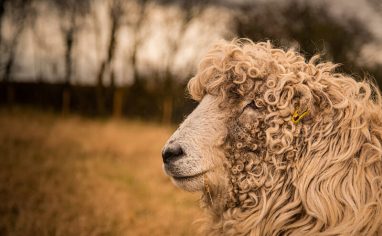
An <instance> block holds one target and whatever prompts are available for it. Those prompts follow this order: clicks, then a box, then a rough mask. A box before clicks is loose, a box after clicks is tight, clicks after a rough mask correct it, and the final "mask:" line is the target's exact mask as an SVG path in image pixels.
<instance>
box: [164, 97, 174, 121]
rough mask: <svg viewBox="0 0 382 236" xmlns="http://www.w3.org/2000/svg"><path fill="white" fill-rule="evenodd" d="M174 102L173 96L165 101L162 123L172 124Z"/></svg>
mask: <svg viewBox="0 0 382 236" xmlns="http://www.w3.org/2000/svg"><path fill="white" fill-rule="evenodd" d="M172 110H173V101H172V97H171V96H166V97H165V98H164V100H163V113H162V123H163V124H170V123H171V120H172Z"/></svg>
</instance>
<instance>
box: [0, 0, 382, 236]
mask: <svg viewBox="0 0 382 236" xmlns="http://www.w3.org/2000/svg"><path fill="white" fill-rule="evenodd" d="M236 37H246V38H250V39H252V40H254V41H265V40H270V41H271V42H272V43H273V44H275V45H276V46H278V47H282V48H289V47H294V48H297V49H298V50H299V51H300V52H301V53H302V54H304V55H305V56H306V57H307V58H309V57H311V56H312V55H314V54H317V53H320V54H321V55H322V57H323V58H324V59H327V60H332V61H334V62H336V63H340V64H342V65H343V66H341V67H340V68H339V71H341V72H344V73H347V74H351V75H352V76H354V77H355V78H357V79H362V78H365V77H368V78H372V79H373V80H374V81H376V83H378V84H379V85H382V1H381V0H352V1H349V0H337V1H329V0H314V1H313V0H311V1H308V0H214V1H213V0H204V1H202V0H81V1H77V0H0V235H195V233H196V232H197V231H196V230H197V225H195V224H194V223H193V222H194V221H195V219H197V218H198V217H199V216H200V214H201V211H200V210H199V209H198V194H190V193H184V192H182V191H181V190H178V189H176V188H175V187H174V186H173V185H172V184H171V182H170V181H169V179H168V178H166V177H165V176H164V174H163V172H162V169H161V157H160V152H161V147H162V145H163V144H164V143H165V141H166V139H167V138H168V137H169V136H170V135H171V133H172V132H173V131H174V129H175V128H176V124H177V123H178V122H180V121H181V120H182V119H183V118H184V116H185V115H187V114H188V113H189V112H190V111H191V110H192V109H193V107H195V105H196V104H195V103H194V102H192V101H191V100H190V99H189V98H188V96H187V94H186V92H185V85H186V84H187V81H188V80H189V78H190V77H192V75H193V74H194V73H195V71H196V67H197V64H198V61H199V60H200V58H201V57H202V56H203V54H204V53H205V52H206V50H207V49H208V47H209V46H210V45H211V44H213V43H214V42H216V41H217V40H219V39H226V40H231V39H233V38H236Z"/></svg>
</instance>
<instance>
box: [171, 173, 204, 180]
mask: <svg viewBox="0 0 382 236" xmlns="http://www.w3.org/2000/svg"><path fill="white" fill-rule="evenodd" d="M205 173H207V171H203V172H201V173H199V174H195V175H188V176H171V177H172V178H173V179H174V180H175V181H192V180H195V179H197V178H201V177H203V175H204V174H205Z"/></svg>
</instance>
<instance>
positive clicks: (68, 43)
mask: <svg viewBox="0 0 382 236" xmlns="http://www.w3.org/2000/svg"><path fill="white" fill-rule="evenodd" d="M54 4H55V5H56V7H57V8H58V10H59V12H60V14H61V17H62V18H63V19H62V21H61V32H62V35H63V37H64V43H65V78H64V88H63V93H62V112H63V113H64V114H66V113H68V112H70V103H71V83H72V79H73V78H72V77H73V69H74V58H73V48H74V45H75V43H76V40H77V34H78V32H79V30H80V29H81V27H82V26H83V24H82V20H83V19H84V16H85V15H86V14H87V13H89V10H90V1H86V0H81V1H76V0H55V1H54Z"/></svg>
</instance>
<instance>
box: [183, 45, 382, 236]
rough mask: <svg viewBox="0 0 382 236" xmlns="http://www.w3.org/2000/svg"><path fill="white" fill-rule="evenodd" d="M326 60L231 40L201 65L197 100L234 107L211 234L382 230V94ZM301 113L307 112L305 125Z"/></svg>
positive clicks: (193, 87)
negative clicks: (213, 99) (224, 183)
mask: <svg viewBox="0 0 382 236" xmlns="http://www.w3.org/2000/svg"><path fill="white" fill-rule="evenodd" d="M319 59H320V58H319V56H314V57H313V58H311V59H310V60H309V61H305V59H304V57H303V56H301V55H300V54H298V53H297V52H296V51H294V50H292V49H290V50H287V51H284V50H281V49H276V48H273V46H272V45H271V44H270V43H269V42H267V43H253V42H252V41H250V40H234V41H232V42H221V43H218V44H217V45H216V46H215V47H214V48H212V49H211V50H210V51H209V52H208V54H207V55H206V56H205V58H204V59H203V60H202V62H201V63H200V66H199V68H198V73H197V75H196V76H195V77H194V78H192V79H191V80H190V82H189V85H188V90H189V92H190V94H191V96H192V97H193V98H194V99H195V100H201V99H202V98H203V97H204V95H206V94H212V95H214V96H217V97H219V98H220V101H221V106H222V107H225V108H230V110H231V111H232V116H231V118H230V119H229V122H228V123H227V127H228V130H229V132H228V136H227V137H226V144H225V146H224V147H223V148H225V150H226V158H227V160H223V161H227V162H228V165H227V166H226V169H227V170H226V172H227V173H228V174H227V178H229V182H230V184H229V186H228V187H227V189H224V190H223V191H222V193H220V194H223V195H225V197H224V198H223V199H224V200H222V202H221V205H220V206H218V205H219V204H215V205H213V204H212V205H209V206H206V207H207V208H208V209H209V210H210V212H211V217H210V218H209V220H208V225H206V227H205V228H206V231H205V233H207V234H209V235H210V234H216V235H220V234H222V233H224V234H227V235H230V234H232V235H248V234H251V235H281V234H282V235H301V234H305V235H382V99H381V95H380V92H379V91H378V89H377V88H376V87H375V86H374V85H373V84H372V83H370V82H368V81H366V80H364V81H359V82H357V81H356V80H354V79H353V78H351V77H349V76H347V75H343V74H340V73H336V72H335V68H336V65H335V64H332V63H330V62H325V63H318V60H319ZM250 102H253V103H252V105H251V106H252V107H254V109H253V111H246V110H245V112H243V109H242V106H241V104H243V103H246V104H248V103H250ZM296 109H298V110H300V111H303V110H308V111H309V114H308V116H306V117H304V119H302V120H301V121H300V122H299V123H298V124H294V123H293V122H292V121H291V114H293V112H294V111H295V110H296ZM208 194H209V193H208ZM215 202H217V201H216V200H215Z"/></svg>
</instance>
